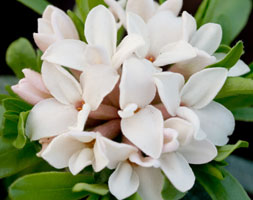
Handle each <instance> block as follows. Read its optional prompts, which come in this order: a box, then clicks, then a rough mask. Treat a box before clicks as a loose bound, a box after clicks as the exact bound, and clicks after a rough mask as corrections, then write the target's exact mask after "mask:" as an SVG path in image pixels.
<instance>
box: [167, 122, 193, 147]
mask: <svg viewBox="0 0 253 200" xmlns="http://www.w3.org/2000/svg"><path fill="white" fill-rule="evenodd" d="M164 127H165V128H171V129H174V130H176V131H177V133H178V137H177V139H178V141H179V142H180V144H181V145H186V144H188V143H189V142H191V140H192V138H193V134H194V128H193V125H192V124H190V123H189V122H187V121H185V120H183V119H181V118H177V117H175V118H170V119H168V120H166V121H165V122H164Z"/></svg>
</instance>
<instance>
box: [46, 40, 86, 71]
mask: <svg viewBox="0 0 253 200" xmlns="http://www.w3.org/2000/svg"><path fill="white" fill-rule="evenodd" d="M86 47H87V45H86V44H85V43H84V42H81V41H79V40H72V39H66V40H60V41H58V42H55V43H54V44H52V45H51V46H50V47H49V48H48V49H47V50H46V51H45V53H44V54H43V56H42V60H46V61H48V62H50V63H55V64H58V65H62V66H66V67H69V68H72V69H76V70H80V71H83V70H84V68H85V67H86V66H87V64H86V63H87V58H86V57H85V51H86Z"/></svg>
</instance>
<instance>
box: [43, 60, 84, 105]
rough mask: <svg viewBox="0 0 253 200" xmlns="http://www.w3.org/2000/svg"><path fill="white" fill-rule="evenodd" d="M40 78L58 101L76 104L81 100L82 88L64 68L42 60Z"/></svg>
mask: <svg viewBox="0 0 253 200" xmlns="http://www.w3.org/2000/svg"><path fill="white" fill-rule="evenodd" d="M41 74H42V79H43V81H44V83H45V85H46V87H47V89H48V90H49V92H50V94H51V95H53V96H54V97H55V98H56V99H57V100H58V101H59V102H61V103H63V104H72V105H74V106H75V105H76V103H78V102H79V101H82V89H81V86H80V84H79V83H78V82H77V80H76V79H75V78H74V77H73V76H72V75H71V74H70V73H69V72H68V71H67V70H65V69H64V68H62V67H61V66H59V65H55V64H52V63H49V62H46V61H44V62H43V65H42V68H41Z"/></svg>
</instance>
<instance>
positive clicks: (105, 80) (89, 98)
mask: <svg viewBox="0 0 253 200" xmlns="http://www.w3.org/2000/svg"><path fill="white" fill-rule="evenodd" d="M118 80H119V75H118V73H117V71H116V70H115V69H113V68H112V67H111V66H107V65H93V66H91V67H88V68H87V69H86V70H85V72H84V73H83V74H82V75H81V77H80V81H81V85H82V88H83V99H84V101H85V103H87V104H89V105H90V106H91V110H92V111H94V110H96V109H97V108H98V107H99V105H100V104H101V103H102V101H103V99H104V97H105V96H106V95H107V94H109V93H110V92H111V91H112V90H113V88H114V87H115V85H116V83H117V82H118Z"/></svg>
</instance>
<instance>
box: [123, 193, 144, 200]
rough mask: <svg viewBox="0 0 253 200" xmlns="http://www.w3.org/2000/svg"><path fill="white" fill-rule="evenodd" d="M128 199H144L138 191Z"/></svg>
mask: <svg viewBox="0 0 253 200" xmlns="http://www.w3.org/2000/svg"><path fill="white" fill-rule="evenodd" d="M126 200H142V198H141V196H140V195H139V194H138V193H135V194H133V195H132V196H131V197H128V198H127V199H126Z"/></svg>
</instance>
